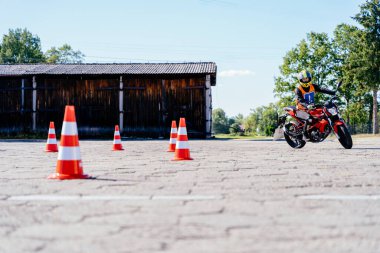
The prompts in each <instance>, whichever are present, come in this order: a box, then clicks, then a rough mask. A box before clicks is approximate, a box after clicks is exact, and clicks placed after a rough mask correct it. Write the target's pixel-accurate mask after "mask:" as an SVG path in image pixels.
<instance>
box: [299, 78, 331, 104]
mask: <svg viewBox="0 0 380 253" xmlns="http://www.w3.org/2000/svg"><path fill="white" fill-rule="evenodd" d="M295 92H296V103H297V109H298V110H304V109H305V107H304V105H302V104H306V105H309V104H314V98H315V92H322V93H325V94H329V95H334V94H335V92H334V91H332V90H328V89H324V88H321V87H319V86H318V85H316V84H310V86H309V87H307V88H305V87H302V86H301V85H299V86H298V87H297V88H296V90H295Z"/></svg>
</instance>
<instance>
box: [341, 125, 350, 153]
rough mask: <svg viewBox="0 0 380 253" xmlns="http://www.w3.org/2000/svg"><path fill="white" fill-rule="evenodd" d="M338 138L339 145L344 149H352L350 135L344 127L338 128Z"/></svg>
mask: <svg viewBox="0 0 380 253" xmlns="http://www.w3.org/2000/svg"><path fill="white" fill-rule="evenodd" d="M338 136H339V139H338V140H339V142H340V144H342V146H343V147H344V148H345V149H351V148H352V138H351V134H350V132H349V131H348V129H347V127H346V126H345V125H341V126H338Z"/></svg>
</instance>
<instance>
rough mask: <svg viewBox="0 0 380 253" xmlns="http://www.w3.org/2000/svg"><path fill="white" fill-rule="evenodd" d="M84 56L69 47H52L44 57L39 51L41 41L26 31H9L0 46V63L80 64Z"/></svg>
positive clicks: (65, 45)
mask: <svg viewBox="0 0 380 253" xmlns="http://www.w3.org/2000/svg"><path fill="white" fill-rule="evenodd" d="M83 59H84V54H83V53H82V52H81V51H75V50H73V49H72V48H71V46H70V45H68V44H64V45H63V46H61V47H59V48H56V47H52V48H51V49H49V50H48V51H47V52H46V53H45V55H44V54H43V52H42V51H41V41H40V38H39V37H38V36H37V35H33V34H32V33H31V32H29V31H28V30H27V29H20V28H17V29H15V30H12V29H10V30H9V33H8V34H7V35H4V36H3V39H2V43H1V44H0V63H6V64H16V63H44V62H47V63H82V62H83Z"/></svg>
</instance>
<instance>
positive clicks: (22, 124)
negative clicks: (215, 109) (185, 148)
mask: <svg viewBox="0 0 380 253" xmlns="http://www.w3.org/2000/svg"><path fill="white" fill-rule="evenodd" d="M216 69H217V68H216V64H215V63H213V62H200V63H141V64H139V63H131V64H18V65H0V134H3V135H4V134H6V135H9V134H20V133H44V132H46V133H47V129H48V126H49V122H50V121H54V122H55V124H56V131H57V132H58V133H59V132H60V129H61V126H62V121H63V113H64V108H65V105H75V108H76V116H77V123H78V129H79V134H80V136H82V137H97V136H99V137H104V136H113V130H114V126H115V125H116V124H119V126H120V130H121V134H122V136H131V137H156V138H157V137H167V136H169V132H170V126H171V121H172V120H177V122H178V120H179V118H180V117H185V118H186V124H187V130H188V134H189V136H193V137H200V138H208V137H210V136H211V125H212V118H211V115H212V113H211V112H212V98H211V86H215V85H216Z"/></svg>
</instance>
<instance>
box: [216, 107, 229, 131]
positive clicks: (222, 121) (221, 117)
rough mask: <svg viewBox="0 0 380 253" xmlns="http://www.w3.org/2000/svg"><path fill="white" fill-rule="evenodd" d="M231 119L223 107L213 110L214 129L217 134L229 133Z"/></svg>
mask: <svg viewBox="0 0 380 253" xmlns="http://www.w3.org/2000/svg"><path fill="white" fill-rule="evenodd" d="M229 128H230V121H229V119H228V117H227V116H226V113H225V112H224V110H223V109H221V108H217V109H214V110H212V129H213V132H214V133H215V134H227V133H229Z"/></svg>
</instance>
